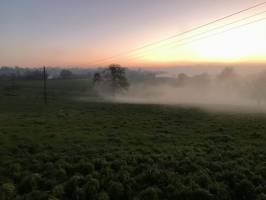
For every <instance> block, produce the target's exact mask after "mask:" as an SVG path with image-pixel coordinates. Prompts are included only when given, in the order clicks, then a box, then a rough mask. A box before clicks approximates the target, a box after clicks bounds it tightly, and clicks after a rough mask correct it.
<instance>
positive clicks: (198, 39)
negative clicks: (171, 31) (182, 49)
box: [131, 17, 266, 60]
mask: <svg viewBox="0 0 266 200" xmlns="http://www.w3.org/2000/svg"><path fill="white" fill-rule="evenodd" d="M264 20H266V17H265V18H262V19H258V20H254V21H252V22H249V23H245V24H241V25H239V26H235V27H232V28H230V29H226V30H224V31H220V32H217V33H214V34H209V35H207V36H203V37H199V38H197V39H194V40H190V41H188V42H184V43H180V44H175V45H173V46H171V47H170V48H173V47H177V46H184V45H187V44H190V43H193V42H197V41H200V40H204V39H206V38H210V37H213V36H216V35H220V34H223V33H226V32H228V31H232V30H235V29H238V28H242V27H245V26H248V25H250V24H254V23H258V22H260V21H264ZM144 56H145V55H142V56H136V57H134V58H132V59H136V58H142V57H144ZM132 59H131V60H132Z"/></svg>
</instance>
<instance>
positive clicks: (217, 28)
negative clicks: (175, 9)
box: [131, 10, 266, 58]
mask: <svg viewBox="0 0 266 200" xmlns="http://www.w3.org/2000/svg"><path fill="white" fill-rule="evenodd" d="M264 13H266V10H265V11H262V12H259V13H256V14H254V15H251V16H248V17H245V18H242V19H240V20H236V21H234V22H231V23H228V24H225V25H222V26H219V27H215V28H213V29H210V30H208V31H205V32H202V33H199V34H195V35H192V36H190V37H185V38H183V39H180V40H177V41H173V42H171V43H167V44H163V45H160V46H159V47H165V46H166V47H167V45H169V44H172V43H176V42H182V41H186V40H189V39H193V38H195V37H196V38H197V37H198V36H201V35H205V34H206V33H209V32H213V31H215V30H219V29H222V28H224V27H227V26H230V25H233V24H237V23H239V22H242V21H245V20H247V19H250V18H253V17H256V16H259V15H262V14H264ZM172 46H174V47H175V46H177V45H176V44H174V45H171V46H168V47H170V48H171V47H172ZM152 50H153V49H148V50H146V52H147V53H148V52H150V51H152ZM144 53H145V52H144ZM147 53H145V54H144V55H147ZM139 56H141V55H137V56H133V58H136V57H139ZM131 57H132V56H131Z"/></svg>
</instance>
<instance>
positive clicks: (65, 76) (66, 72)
mask: <svg viewBox="0 0 266 200" xmlns="http://www.w3.org/2000/svg"><path fill="white" fill-rule="evenodd" d="M59 76H60V78H62V79H69V78H72V77H73V73H72V72H71V71H70V70H67V69H63V70H62V71H61V72H60V75H59Z"/></svg>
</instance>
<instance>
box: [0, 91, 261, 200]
mask: <svg viewBox="0 0 266 200" xmlns="http://www.w3.org/2000/svg"><path fill="white" fill-rule="evenodd" d="M0 110H1V112H0V125H1V127H0V187H1V189H0V199H17V200H18V199H27V200H28V199H29V200H30V199H34V200H36V199H38V200H39V199H40V200H42V199H50V200H52V199H53V200H55V199H64V200H68V199H75V200H78V199H79V200H80V199H97V200H106V199H111V200H118V199H134V200H135V199H147V200H156V199H185V200H186V199H243V200H244V199H266V179H265V178H266V136H265V129H266V116H265V115H264V114H243V113H242V114H240V113H238V114H237V113H235V114H233V113H208V112H205V111H202V110H199V109H195V108H186V107H174V106H172V107H171V106H159V105H131V104H112V103H105V102H101V103H97V102H77V101H66V100H65V101H62V100H60V101H59V100H50V101H49V104H48V105H47V106H44V105H43V104H42V102H41V101H36V100H34V99H33V100H29V99H28V100H27V101H25V100H24V99H23V97H18V96H8V97H3V96H1V99H0Z"/></svg>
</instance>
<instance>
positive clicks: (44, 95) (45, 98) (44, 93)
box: [43, 66, 47, 105]
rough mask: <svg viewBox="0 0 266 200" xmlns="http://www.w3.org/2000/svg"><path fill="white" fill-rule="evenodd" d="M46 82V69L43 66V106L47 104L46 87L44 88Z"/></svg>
mask: <svg viewBox="0 0 266 200" xmlns="http://www.w3.org/2000/svg"><path fill="white" fill-rule="evenodd" d="M46 80H47V76H46V68H45V66H44V67H43V100H44V104H45V105H46V104H47V86H46Z"/></svg>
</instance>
